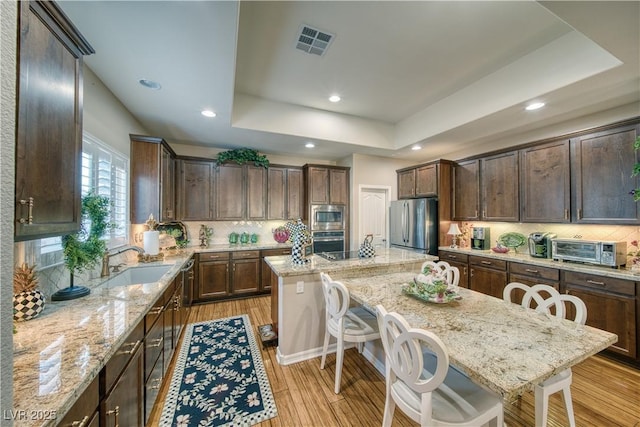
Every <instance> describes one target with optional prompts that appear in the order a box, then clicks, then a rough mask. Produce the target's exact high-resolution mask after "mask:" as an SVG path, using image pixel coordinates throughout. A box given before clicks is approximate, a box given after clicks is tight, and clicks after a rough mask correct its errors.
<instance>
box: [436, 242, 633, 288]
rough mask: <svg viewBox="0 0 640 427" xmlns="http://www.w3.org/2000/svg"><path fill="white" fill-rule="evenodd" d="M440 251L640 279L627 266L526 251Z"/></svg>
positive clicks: (449, 249)
mask: <svg viewBox="0 0 640 427" xmlns="http://www.w3.org/2000/svg"><path fill="white" fill-rule="evenodd" d="M438 249H439V250H441V251H447V252H458V253H463V254H466V255H477V256H483V257H488V258H494V259H500V260H504V261H508V262H519V263H523V264H531V265H538V266H540V267H551V268H558V269H560V270H566V271H576V272H580V273H589V274H597V275H600V276H606V277H613V278H618V279H626V280H633V281H636V280H640V271H632V270H630V269H628V268H611V267H606V266H598V265H589V264H580V263H574V262H562V261H554V260H552V259H550V258H536V257H532V256H531V255H529V254H528V253H526V252H525V253H514V252H513V251H509V252H507V253H506V254H500V253H495V252H493V251H492V250H477V249H469V248H451V247H449V246H441V247H439V248H438Z"/></svg>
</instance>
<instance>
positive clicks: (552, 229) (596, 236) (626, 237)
mask: <svg viewBox="0 0 640 427" xmlns="http://www.w3.org/2000/svg"><path fill="white" fill-rule="evenodd" d="M459 224H460V229H461V230H463V229H464V228H468V230H469V234H470V233H471V227H489V230H490V231H489V232H490V236H491V246H495V244H496V240H497V239H498V237H499V236H500V235H501V234H503V233H507V232H517V233H521V234H524V235H525V236H526V237H528V236H529V234H531V233H534V232H537V231H544V232H549V233H555V234H557V235H558V237H562V238H580V239H585V240H608V241H614V242H620V241H626V242H627V246H629V244H630V243H631V242H632V241H634V240H638V239H639V238H640V227H638V226H630V225H596V224H530V223H526V224H525V223H512V222H482V221H476V222H470V221H462V222H460V223H459ZM466 242H467V246H468V245H469V239H468V238H467V239H466ZM518 252H522V253H527V252H528V250H527V248H526V247H523V248H519V249H518Z"/></svg>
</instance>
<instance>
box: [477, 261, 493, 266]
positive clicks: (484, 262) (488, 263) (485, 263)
mask: <svg viewBox="0 0 640 427" xmlns="http://www.w3.org/2000/svg"><path fill="white" fill-rule="evenodd" d="M480 264H484V265H491V264H493V263H492V262H491V261H480Z"/></svg>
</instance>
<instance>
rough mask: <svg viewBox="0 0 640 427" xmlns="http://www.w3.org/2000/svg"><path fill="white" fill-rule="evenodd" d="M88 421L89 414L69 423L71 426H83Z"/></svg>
mask: <svg viewBox="0 0 640 427" xmlns="http://www.w3.org/2000/svg"><path fill="white" fill-rule="evenodd" d="M87 421H89V415H85V416H84V418H83V419H82V420H81V421H74V422H72V423H71V427H85V426H86V425H87Z"/></svg>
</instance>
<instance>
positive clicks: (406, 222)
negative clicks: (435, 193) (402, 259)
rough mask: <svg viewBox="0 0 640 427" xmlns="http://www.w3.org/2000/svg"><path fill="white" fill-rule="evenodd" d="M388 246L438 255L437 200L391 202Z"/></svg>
mask: <svg viewBox="0 0 640 427" xmlns="http://www.w3.org/2000/svg"><path fill="white" fill-rule="evenodd" d="M389 222H390V224H389V228H390V229H391V235H390V244H391V246H392V247H397V248H403V249H409V250H413V251H417V252H421V253H426V254H429V255H438V199H436V198H426V199H408V200H398V201H395V202H391V207H390V212H389Z"/></svg>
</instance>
